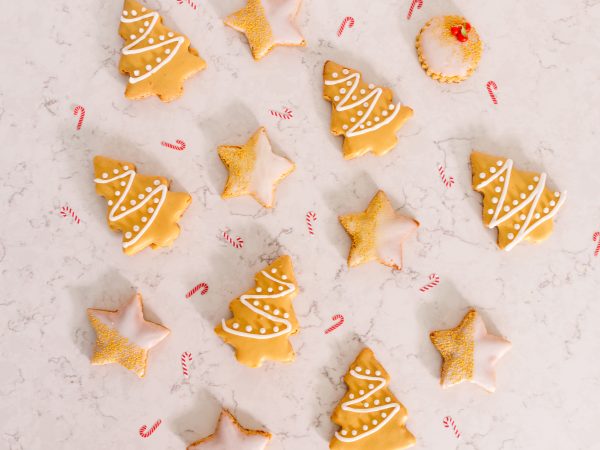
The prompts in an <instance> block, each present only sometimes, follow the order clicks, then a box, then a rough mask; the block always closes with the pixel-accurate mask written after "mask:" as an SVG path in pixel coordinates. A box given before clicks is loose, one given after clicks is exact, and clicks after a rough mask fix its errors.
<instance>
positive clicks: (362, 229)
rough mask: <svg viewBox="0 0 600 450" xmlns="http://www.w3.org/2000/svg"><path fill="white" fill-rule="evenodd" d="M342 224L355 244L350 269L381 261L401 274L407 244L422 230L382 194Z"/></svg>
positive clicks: (351, 253)
mask: <svg viewBox="0 0 600 450" xmlns="http://www.w3.org/2000/svg"><path fill="white" fill-rule="evenodd" d="M339 220H340V223H341V224H342V226H343V227H344V229H345V230H346V232H347V233H348V234H349V235H350V238H351V240H352V246H351V248H350V253H349V255H348V266H350V267H355V266H358V265H360V264H364V263H366V262H369V261H373V260H377V261H379V262H380V263H381V264H384V265H386V266H389V267H392V268H394V269H397V270H401V269H402V265H403V264H402V259H403V258H402V250H403V244H404V242H405V241H406V240H407V239H408V237H409V236H410V235H412V234H413V233H414V232H415V231H416V230H417V228H418V227H419V222H418V221H416V220H415V219H412V218H410V217H406V216H403V215H401V214H398V213H396V212H395V211H394V208H393V207H392V204H391V203H390V201H389V200H388V198H387V195H386V194H385V192H383V191H381V190H380V191H378V192H377V193H376V194H375V196H374V197H373V199H372V200H371V202H370V203H369V206H368V207H367V209H366V210H364V211H362V212H358V213H351V214H347V215H343V216H340V217H339Z"/></svg>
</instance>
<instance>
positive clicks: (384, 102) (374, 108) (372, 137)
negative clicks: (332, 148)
mask: <svg viewBox="0 0 600 450" xmlns="http://www.w3.org/2000/svg"><path fill="white" fill-rule="evenodd" d="M323 95H324V97H325V100H327V101H329V102H331V132H332V133H333V134H334V135H336V136H339V135H343V136H344V145H343V148H342V150H343V153H344V158H346V159H352V158H356V157H358V156H362V155H364V154H365V153H367V152H373V153H374V154H375V155H377V156H382V155H385V154H386V153H387V152H389V151H390V150H391V149H392V148H394V147H395V146H396V144H397V143H398V138H397V137H396V132H397V131H398V130H399V129H400V128H401V127H402V125H404V122H406V121H407V120H408V119H409V117H410V116H412V114H413V110H412V109H411V108H409V107H408V106H403V105H402V104H400V103H398V104H394V103H393V102H392V97H393V94H392V91H391V90H389V89H388V88H381V87H378V86H375V85H374V84H367V83H365V82H364V81H363V80H362V75H361V74H360V72H357V71H356V70H354V69H350V68H348V67H343V66H340V65H339V64H337V63H334V62H333V61H327V62H326V63H325V67H324V68H323Z"/></svg>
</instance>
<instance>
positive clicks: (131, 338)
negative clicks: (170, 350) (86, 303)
mask: <svg viewBox="0 0 600 450" xmlns="http://www.w3.org/2000/svg"><path fill="white" fill-rule="evenodd" d="M87 312H88V319H89V321H90V323H91V324H92V327H93V328H94V330H95V331H96V349H95V350H94V355H93V356H92V361H91V362H92V364H94V365H102V364H112V363H118V364H121V365H122V366H123V367H125V368H126V369H128V370H131V371H132V372H134V373H135V374H136V375H137V376H139V377H140V378H141V377H143V376H144V375H145V374H146V367H147V360H148V351H149V350H150V349H151V348H152V347H154V346H156V345H157V344H158V343H159V342H160V341H162V340H163V339H164V338H166V337H167V336H168V335H169V333H170V331H169V329H168V328H166V327H163V326H162V325H159V324H157V323H154V322H150V321H147V320H146V319H145V318H144V306H143V302H142V296H141V294H139V293H138V294H136V295H135V296H134V297H133V298H132V299H131V300H130V301H129V302H128V303H126V304H125V305H123V307H121V308H120V309H119V310H117V311H110V310H103V309H94V308H89V309H88V311H87Z"/></svg>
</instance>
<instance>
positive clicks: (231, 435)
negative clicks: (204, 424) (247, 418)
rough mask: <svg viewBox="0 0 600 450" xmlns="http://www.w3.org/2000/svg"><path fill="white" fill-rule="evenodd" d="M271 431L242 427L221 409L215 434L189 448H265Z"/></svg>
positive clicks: (239, 449)
mask: <svg viewBox="0 0 600 450" xmlns="http://www.w3.org/2000/svg"><path fill="white" fill-rule="evenodd" d="M270 440H271V433H267V432H266V431H260V430H248V429H246V428H244V427H242V426H241V425H240V424H239V423H238V422H237V420H236V419H235V417H233V415H232V414H231V413H230V412H229V411H227V410H226V409H224V410H222V411H221V416H220V417H219V422H218V423H217V429H216V430H215V432H214V433H213V434H211V435H210V436H208V437H205V438H203V439H200V440H199V441H196V442H194V443H193V444H190V445H189V446H188V447H187V450H263V449H264V448H265V447H266V446H267V444H268V443H269V441H270Z"/></svg>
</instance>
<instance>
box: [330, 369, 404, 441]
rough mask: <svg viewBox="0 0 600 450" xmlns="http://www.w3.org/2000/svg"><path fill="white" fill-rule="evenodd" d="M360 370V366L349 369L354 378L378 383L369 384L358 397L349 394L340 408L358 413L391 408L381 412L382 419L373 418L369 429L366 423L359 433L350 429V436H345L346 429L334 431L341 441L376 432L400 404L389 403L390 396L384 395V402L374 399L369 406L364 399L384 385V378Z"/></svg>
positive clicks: (390, 418)
mask: <svg viewBox="0 0 600 450" xmlns="http://www.w3.org/2000/svg"><path fill="white" fill-rule="evenodd" d="M360 371H362V369H361V368H360V367H357V368H356V370H354V369H353V370H351V371H350V375H352V376H353V377H354V378H358V379H359V380H367V381H378V382H379V385H378V386H373V385H372V384H369V389H370V390H369V392H367V393H366V394H364V395H361V396H360V397H358V398H353V397H354V394H350V400H349V401H347V402H344V403H342V409H343V410H344V411H348V412H355V413H359V414H368V413H374V412H379V411H387V410H390V409H391V410H392V411H391V412H390V413H389V414H388V413H387V412H382V413H381V418H382V419H383V420H382V421H381V422H379V421H377V420H373V421H372V422H370V423H372V424H373V425H375V426H374V427H373V428H371V429H369V427H368V426H367V425H364V426H363V429H362V431H363V432H362V433H360V434H359V431H357V430H352V432H351V433H350V434H351V435H352V437H346V436H347V435H348V431H347V430H342V432H341V433H339V432H336V433H335V437H336V438H337V439H338V440H339V441H341V442H355V441H358V440H359V439H363V438H366V437H367V436H370V435H372V434H373V433H377V432H378V431H379V430H380V429H382V428H383V427H384V426H385V425H386V424H387V423H388V422H389V421H390V420H392V418H393V417H394V416H395V415H396V414H398V411H400V404H398V403H395V402H394V403H391V397H386V398H385V402H386V403H385V404H383V405H378V404H377V403H378V401H377V400H375V402H374V403H373V404H374V405H375V406H373V407H370V405H371V402H365V400H367V399H368V398H369V397H371V396H372V395H373V394H375V393H376V392H377V391H380V390H381V389H383V388H384V387H385V385H386V381H385V378H382V377H379V376H368V375H362V374H360V373H358V372H360ZM377 373H378V372H376V373H375V374H376V375H377ZM357 404H360V406H361V407H360V408H356V407H354V405H357Z"/></svg>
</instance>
